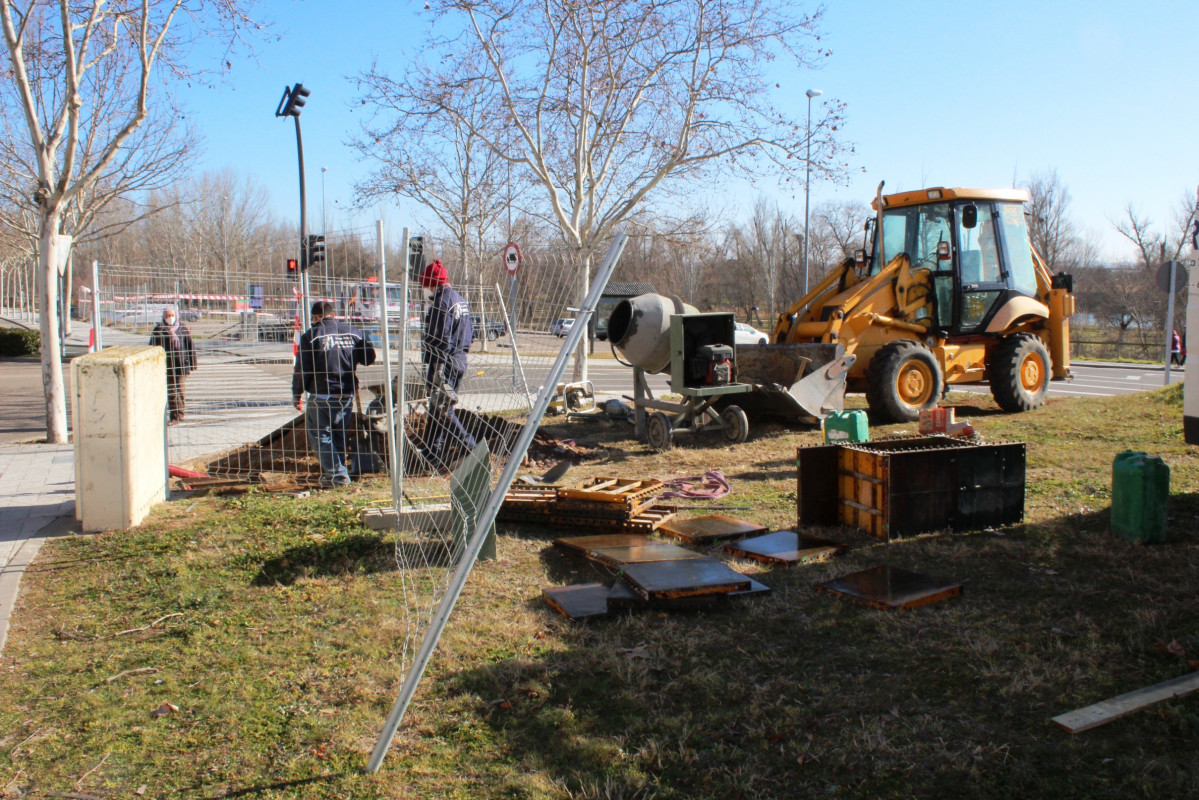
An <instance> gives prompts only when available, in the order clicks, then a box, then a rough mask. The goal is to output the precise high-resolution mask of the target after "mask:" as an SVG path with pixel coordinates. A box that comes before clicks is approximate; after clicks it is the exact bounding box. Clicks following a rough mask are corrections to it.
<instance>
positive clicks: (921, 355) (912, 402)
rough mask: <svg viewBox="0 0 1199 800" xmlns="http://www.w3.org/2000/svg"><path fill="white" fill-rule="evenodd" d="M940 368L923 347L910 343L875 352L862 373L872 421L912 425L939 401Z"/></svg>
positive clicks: (886, 346) (900, 342)
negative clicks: (922, 413) (923, 412)
mask: <svg viewBox="0 0 1199 800" xmlns="http://www.w3.org/2000/svg"><path fill="white" fill-rule="evenodd" d="M943 382H944V378H943V376H942V375H941V365H940V364H938V363H937V359H936V357H935V356H934V355H933V354H932V351H931V350H929V349H928V348H927V347H925V346H924V345H922V344H920V343H919V342H917V341H913V340H911V339H902V340H900V341H897V342H891V343H890V344H887V345H884V346H883V347H881V348H879V350H878V352H877V353H875V354H874V358H872V359H870V366H869V367H867V369H866V402H868V403H869V404H870V411H871V415H872V416H873V417H874V419H875V421H877V422H881V423H888V422H913V421H915V420H916V419H917V418H918V417H919V416H920V409H922V408H933V407H934V406H936V405H937V400H938V399H939V398H940V397H941V387H942V384H943Z"/></svg>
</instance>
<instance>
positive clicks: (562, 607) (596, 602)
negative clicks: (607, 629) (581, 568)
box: [541, 583, 610, 619]
mask: <svg viewBox="0 0 1199 800" xmlns="http://www.w3.org/2000/svg"><path fill="white" fill-rule="evenodd" d="M609 591H610V588H609V587H608V586H606V585H604V584H602V583H576V584H575V585H573V586H550V587H548V588H546V589H542V590H541V596H542V597H543V598H545V602H546V603H547V604H549V607H550V608H552V609H554V610H555V611H557V612H558V613H559V614H561V615H562V616H564V617H566V618H567V619H594V618H596V617H603V616H607V614H608V592H609Z"/></svg>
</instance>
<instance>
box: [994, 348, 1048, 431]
mask: <svg viewBox="0 0 1199 800" xmlns="http://www.w3.org/2000/svg"><path fill="white" fill-rule="evenodd" d="M1050 370H1051V366H1050V361H1049V351H1048V350H1046V349H1045V344H1044V343H1043V342H1042V341H1041V340H1040V338H1039V337H1036V336H1034V335H1032V334H1031V333H1021V334H1017V335H1016V336H1009V337H1007V338H1006V339H1004V340H1003V341H1002V342H1000V343H999V344H997V345H996V346H995V348H994V349H993V350H992V351H991V361H990V363H989V364H987V374H988V375H989V376H990V379H991V394H992V395H993V396H994V397H995V402H996V403H998V404H999V407H1000V408H1002V409H1003V410H1004V411H1007V412H1008V413H1009V414H1014V413H1016V412H1018V411H1031V410H1032V409H1034V408H1039V407H1040V406H1043V405H1045V395H1046V394H1047V393H1048V392H1049V378H1050Z"/></svg>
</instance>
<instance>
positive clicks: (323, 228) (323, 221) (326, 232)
mask: <svg viewBox="0 0 1199 800" xmlns="http://www.w3.org/2000/svg"><path fill="white" fill-rule="evenodd" d="M328 171H329V168H328V167H321V236H324V237H325V240H326V241H325V261H324V265H323V266H324V268H325V285H326V286H328V284H329V242H328V239H329V226H328V222H327V221H326V219H325V213H326V208H325V173H326V172H328ZM379 263H382V262H379Z"/></svg>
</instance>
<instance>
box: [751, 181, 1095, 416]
mask: <svg viewBox="0 0 1199 800" xmlns="http://www.w3.org/2000/svg"><path fill="white" fill-rule="evenodd" d="M1028 199H1029V197H1028V193H1027V192H1025V191H1023V190H1018V189H950V188H934V189H924V190H920V191H915V192H904V193H901V194H893V195H887V196H883V195H882V194H881V192H880V194H879V196H878V197H877V198H876V199H875V201H874V204H873V205H874V208H875V212H876V214H877V215H878V216H877V217H876V218H875V221H874V224H873V225H872V226H868V237H869V238H871V239H872V241H870V242H868V247H869V249H870V250H871V255H870V257H869V258H866V259H864V260H862V259H861V258H860V257H859V258H858V259H848V260H846V261H845V262H844V263H843V264H842V265H841V266H840V267H838V268H837V269H835V270H833V272H832V273H831V274H830V275H829V276H828V277H826V278H825V280H824V281H822V282H821V283H820V284H819V285H818V286H817V287H816V288H814V289H813V290H812V291H811V292H809V294H808V295H807V296H806V297H804V298H802V299H801V300H800V301H799V302H797V303H796V304H795V305H794V306H793V307H792V308H791V309H789V310H788V311H787V312H786V313H784V314H783V315H781V316H780V317H779V320H778V323H777V325H776V326H775V331H774V341H775V342H776V343H779V344H803V343H816V342H823V343H840V344H842V345H843V346H844V347H845V350H846V352H847V353H853V354H855V355H856V356H857V360H856V362H855V364H854V365H853V367H852V368H851V370H850V372H849V381H848V388H849V390H850V391H864V392H865V393H866V397H867V400H868V402H869V404H870V408H871V411H872V415H873V416H874V417H875V418H876V419H878V420H879V421H888V422H890V421H895V422H899V421H908V420H913V419H915V418H916V416H917V415H918V412H919V410H920V409H921V408H927V407H932V406H934V405H936V403H937V402H938V400H939V399H940V397H941V395H943V394H944V392H945V391H947V390H948V387H949V386H951V385H954V384H964V383H978V382H983V381H989V382H990V384H991V390H992V393H993V394H994V396H995V399H996V400H997V401H998V403H999V405H1000V406H1001V407H1002V408H1004V409H1005V410H1008V411H1021V410H1027V409H1031V408H1034V407H1036V406H1039V405H1041V404H1042V403H1044V400H1045V394H1046V391H1047V389H1048V381H1049V379H1050V376H1051V375H1052V377H1054V378H1059V379H1060V378H1067V377H1069V375H1070V370H1069V317H1070V314H1071V313H1072V312H1073V296H1072V295H1071V285H1070V283H1071V282H1070V279H1069V276H1066V275H1058V276H1051V275H1050V274H1049V271H1048V270H1047V269H1046V267H1045V265H1044V263H1043V262H1042V261H1041V259H1040V257H1039V256H1038V255H1037V254H1036V253H1035V251H1034V250H1033V249H1032V246H1031V245H1030V242H1029V236H1028V227H1027V224H1026V222H1025V219H1024V203H1026V202H1027V201H1028Z"/></svg>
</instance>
